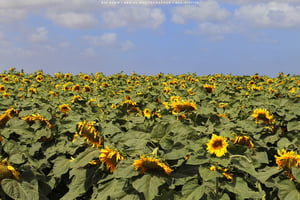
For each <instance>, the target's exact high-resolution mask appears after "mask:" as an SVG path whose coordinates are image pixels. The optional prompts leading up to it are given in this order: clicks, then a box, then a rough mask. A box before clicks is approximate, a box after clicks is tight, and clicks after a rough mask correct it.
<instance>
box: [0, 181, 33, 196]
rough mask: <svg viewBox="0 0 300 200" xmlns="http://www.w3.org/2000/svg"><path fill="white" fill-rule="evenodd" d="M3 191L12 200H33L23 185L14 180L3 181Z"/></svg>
mask: <svg viewBox="0 0 300 200" xmlns="http://www.w3.org/2000/svg"><path fill="white" fill-rule="evenodd" d="M1 187H2V189H3V191H4V192H5V193H6V194H7V195H8V196H9V197H11V198H12V199H15V200H30V199H32V198H31V197H30V196H29V194H28V192H27V191H26V190H25V189H24V188H23V187H22V185H21V184H20V183H19V182H18V181H16V180H14V179H3V180H1Z"/></svg>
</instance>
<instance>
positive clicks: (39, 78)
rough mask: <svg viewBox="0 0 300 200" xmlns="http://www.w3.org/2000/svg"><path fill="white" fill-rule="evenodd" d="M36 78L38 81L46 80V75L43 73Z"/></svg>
mask: <svg viewBox="0 0 300 200" xmlns="http://www.w3.org/2000/svg"><path fill="white" fill-rule="evenodd" d="M35 79H36V81H37V82H39V83H40V82H42V81H43V80H44V76H43V75H38V76H37V77H36V78H35Z"/></svg>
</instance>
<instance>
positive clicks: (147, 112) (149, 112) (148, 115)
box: [143, 108, 151, 118]
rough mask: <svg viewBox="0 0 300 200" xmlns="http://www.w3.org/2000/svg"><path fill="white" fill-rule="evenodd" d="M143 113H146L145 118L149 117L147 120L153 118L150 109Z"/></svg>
mask: <svg viewBox="0 0 300 200" xmlns="http://www.w3.org/2000/svg"><path fill="white" fill-rule="evenodd" d="M143 113H144V116H145V117H147V118H150V117H151V111H150V110H149V109H148V108H146V109H145V110H144V112H143Z"/></svg>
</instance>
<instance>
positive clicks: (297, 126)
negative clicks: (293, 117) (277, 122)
mask: <svg viewBox="0 0 300 200" xmlns="http://www.w3.org/2000/svg"><path fill="white" fill-rule="evenodd" d="M287 130H288V131H298V130H300V123H299V121H298V120H297V121H290V122H288V124H287Z"/></svg>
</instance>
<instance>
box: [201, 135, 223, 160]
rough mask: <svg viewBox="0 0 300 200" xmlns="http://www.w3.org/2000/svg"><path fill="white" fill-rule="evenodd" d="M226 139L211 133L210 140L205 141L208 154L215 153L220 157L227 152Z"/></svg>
mask: <svg viewBox="0 0 300 200" xmlns="http://www.w3.org/2000/svg"><path fill="white" fill-rule="evenodd" d="M227 146H228V143H227V139H226V138H225V137H220V136H217V135H215V134H213V135H212V138H211V140H209V141H208V143H207V148H206V149H207V150H208V151H209V153H210V154H216V156H217V157H222V156H224V155H225V154H226V153H227Z"/></svg>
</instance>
